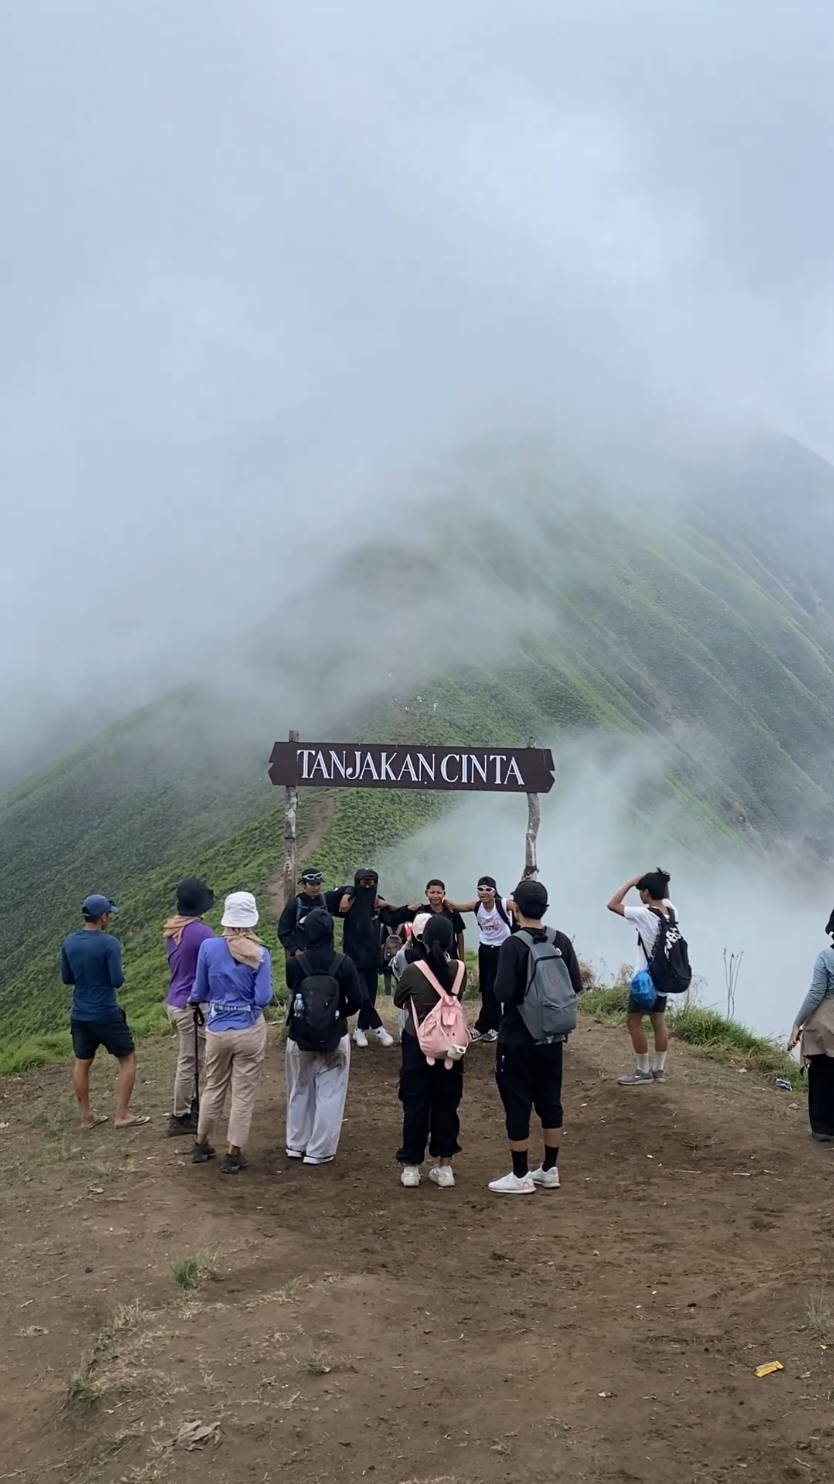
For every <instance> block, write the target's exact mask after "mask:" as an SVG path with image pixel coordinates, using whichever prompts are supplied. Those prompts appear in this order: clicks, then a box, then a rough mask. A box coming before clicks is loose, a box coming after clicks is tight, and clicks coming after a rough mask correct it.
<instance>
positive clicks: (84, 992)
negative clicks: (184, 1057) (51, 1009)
mask: <svg viewBox="0 0 834 1484" xmlns="http://www.w3.org/2000/svg"><path fill="white" fill-rule="evenodd" d="M118 910H119V909H118V907H117V906H116V903H115V902H111V900H110V898H109V897H107V896H103V895H102V894H101V893H94V894H93V895H92V896H89V897H87V898H86V900H85V901H84V902H83V903H82V906H81V915H82V917H83V918H84V926H83V928H79V929H78V931H77V932H75V933H70V934H69V937H67V938H65V939H64V942H63V944H62V946H61V980H62V982H63V983H64V984H67V985H72V1008H71V1010H70V1030H71V1032H72V1049H73V1053H74V1055H75V1066H74V1068H73V1074H72V1085H73V1091H74V1093H75V1096H76V1099H77V1101H78V1106H79V1108H80V1110H81V1127H82V1128H83V1129H87V1130H89V1129H92V1128H95V1127H96V1126H97V1124H100V1123H106V1122H107V1117H106V1115H105V1114H98V1113H94V1112H93V1110H92V1109H91V1107H90V1069H91V1067H92V1065H93V1059H94V1057H95V1054H96V1052H97V1050H98V1048H99V1046H103V1047H104V1049H105V1051H107V1052H109V1054H110V1055H111V1056H113V1057H115V1059H116V1061H117V1062H118V1063H119V1080H118V1082H117V1084H116V1116H115V1118H114V1120H113V1122H114V1124H115V1127H116V1128H132V1127H135V1126H136V1125H137V1124H141V1123H150V1119H149V1118H147V1117H141V1118H140V1117H138V1116H137V1115H136V1114H135V1113H131V1112H130V1111H129V1109H130V1098H131V1094H132V1092H133V1084H134V1083H135V1081H136V1046H135V1043H134V1040H133V1036H132V1035H131V1032H130V1026H129V1025H128V1023H127V1016H126V1015H125V1012H124V1010H123V1009H122V1008H121V1006H120V1005H119V1002H118V1000H117V999H116V991H117V990H119V989H121V987H122V985H123V984H124V982H125V978H124V972H123V970H122V949H121V944H120V943H119V940H118V938H114V937H113V935H112V933H111V932H110V924H111V922H112V920H113V918H114V917H115V915H116V913H117V912H118Z"/></svg>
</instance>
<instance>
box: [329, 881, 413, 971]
mask: <svg viewBox="0 0 834 1484" xmlns="http://www.w3.org/2000/svg"><path fill="white" fill-rule="evenodd" d="M364 876H371V877H373V880H374V885H373V886H372V887H371V888H369V889H368V888H365V887H363V886H360V885H359V882H360V881H361V880H362V878H363V877H364ZM378 883H379V877H378V876H377V875H376V872H375V871H370V872H369V871H357V873H356V876H355V878H354V884H353V886H337V887H336V890H335V891H329V892H327V894H326V905H327V910H328V912H331V913H332V914H333V916H334V917H341V918H342V919H343V921H344V924H345V928H344V936H343V939H342V943H343V946H344V950H345V953H346V954H348V956H349V957H350V958H352V959H353V962H354V963H355V965H356V967H357V969H362V970H364V971H365V972H368V971H371V972H373V973H376V974H378V973H379V935H380V925H381V924H384V925H385V926H386V927H399V926H400V923H403V922H410V921H411V918H412V917H413V915H414V914H413V913H412V912H411V911H410V910H409V908H408V907H380V908H378V907H377V905H376V902H377V887H378ZM344 896H347V897H349V898H350V906H349V907H348V908H347V910H346V911H345V912H342V911H341V910H340V904H341V900H342V897H344Z"/></svg>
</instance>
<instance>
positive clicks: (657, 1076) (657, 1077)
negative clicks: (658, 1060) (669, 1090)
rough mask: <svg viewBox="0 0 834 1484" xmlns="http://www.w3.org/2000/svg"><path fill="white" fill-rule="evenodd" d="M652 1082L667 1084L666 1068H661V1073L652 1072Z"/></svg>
mask: <svg viewBox="0 0 834 1484" xmlns="http://www.w3.org/2000/svg"><path fill="white" fill-rule="evenodd" d="M652 1080H653V1081H654V1082H665V1081H666V1070H665V1068H664V1067H661V1069H660V1071H659V1072H657V1071H652Z"/></svg>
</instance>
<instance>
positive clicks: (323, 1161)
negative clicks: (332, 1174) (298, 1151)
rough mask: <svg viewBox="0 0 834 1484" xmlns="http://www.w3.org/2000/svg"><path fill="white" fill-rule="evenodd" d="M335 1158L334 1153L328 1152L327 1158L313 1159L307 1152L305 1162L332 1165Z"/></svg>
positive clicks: (306, 1163)
mask: <svg viewBox="0 0 834 1484" xmlns="http://www.w3.org/2000/svg"><path fill="white" fill-rule="evenodd" d="M333 1159H334V1156H333V1155H332V1154H328V1155H327V1156H326V1158H325V1159H311V1158H310V1155H309V1154H305V1156H304V1163H305V1165H332V1163H333Z"/></svg>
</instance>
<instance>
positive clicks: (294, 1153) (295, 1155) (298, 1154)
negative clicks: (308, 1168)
mask: <svg viewBox="0 0 834 1484" xmlns="http://www.w3.org/2000/svg"><path fill="white" fill-rule="evenodd" d="M284 1153H285V1154H286V1156H287V1159H303V1158H304V1150H303V1149H285V1150H284Z"/></svg>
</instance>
